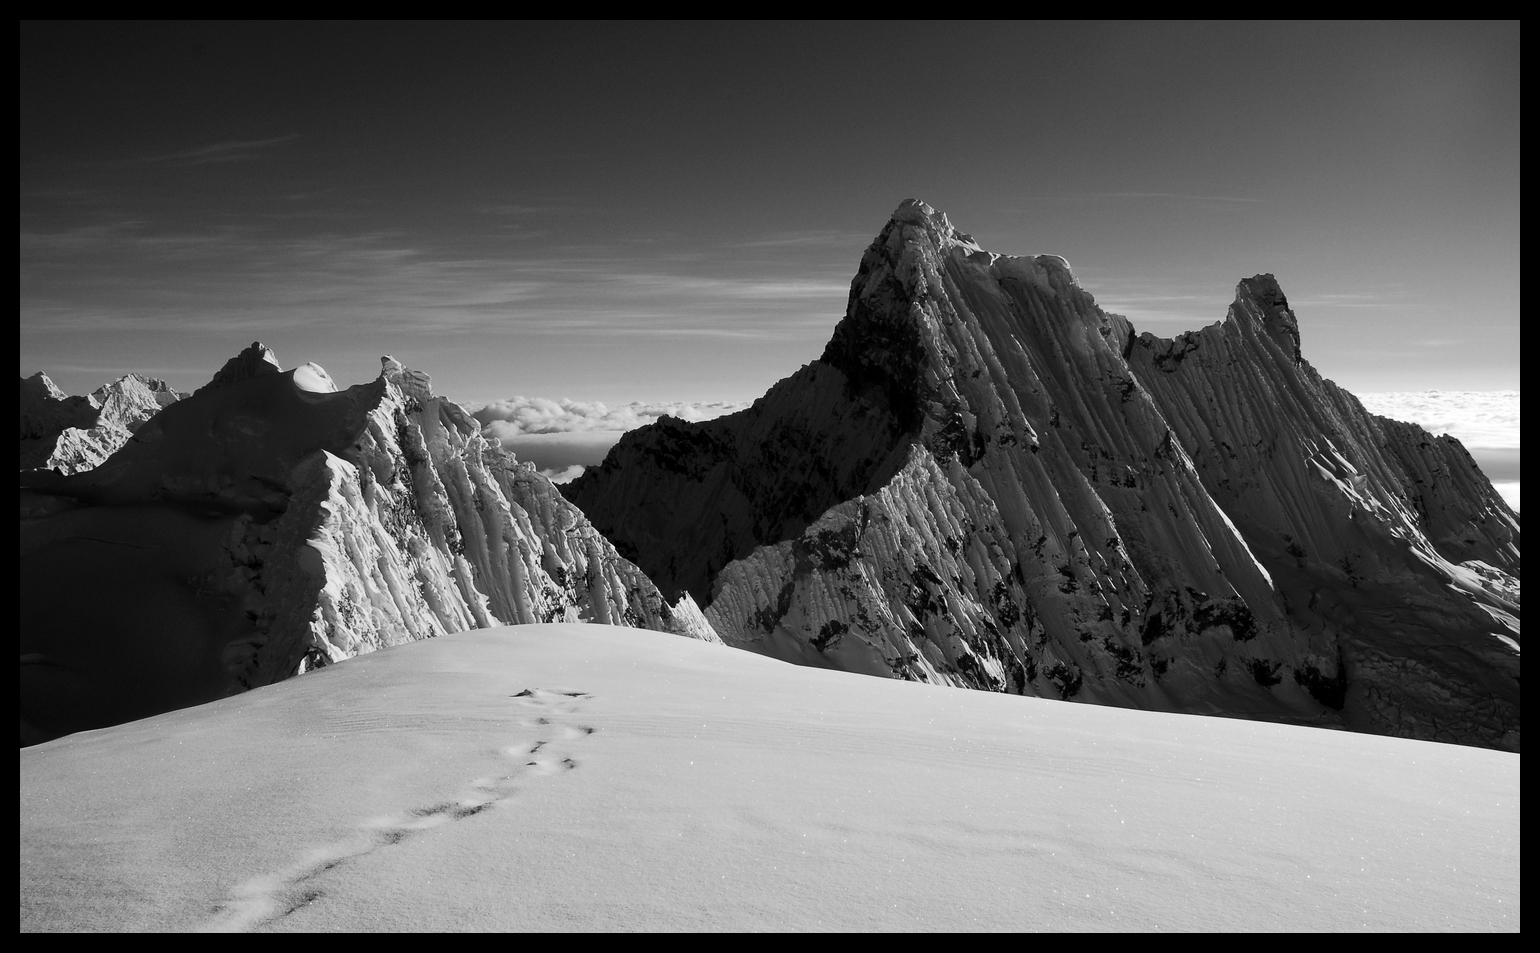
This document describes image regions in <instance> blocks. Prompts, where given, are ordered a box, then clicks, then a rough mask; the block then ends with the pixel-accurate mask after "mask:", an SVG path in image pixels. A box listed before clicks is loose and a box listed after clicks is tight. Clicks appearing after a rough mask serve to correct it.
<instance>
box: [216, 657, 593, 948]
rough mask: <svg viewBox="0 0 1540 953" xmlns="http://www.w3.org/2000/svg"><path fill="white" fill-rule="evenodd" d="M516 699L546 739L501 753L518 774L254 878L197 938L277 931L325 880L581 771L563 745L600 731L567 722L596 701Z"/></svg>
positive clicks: (541, 696)
mask: <svg viewBox="0 0 1540 953" xmlns="http://www.w3.org/2000/svg"><path fill="white" fill-rule="evenodd" d="M509 697H510V698H512V699H514V701H515V702H516V703H517V704H519V705H520V706H521V707H525V708H527V709H530V717H527V718H525V719H523V720H522V721H521V722H520V725H521V726H522V727H525V728H535V729H539V731H538V732H537V734H538V735H540V736H542V737H539V738H538V739H537V740H535V741H534V742H520V743H518V744H514V745H510V746H509V747H506V748H503V749H501V750H500V751H499V752H498V753H499V754H501V755H503V756H504V757H508V758H513V759H515V760H516V761H517V762H519V763H518V766H517V767H516V768H515V769H514V770H513V771H512V772H511V773H508V774H504V775H499V776H496V777H480V778H476V779H475V780H473V781H471V782H470V785H469V786H468V789H467V790H466V791H464V792H463V793H461V794H460V796H459V797H457V798H455V799H453V800H446V801H439V802H435V803H433V804H430V805H426V806H423V807H415V808H410V809H408V810H405V811H401V812H398V813H396V814H390V815H386V816H383V817H375V818H370V819H367V820H364V821H362V822H360V823H359V824H358V833H356V834H355V835H353V836H351V837H347V838H344V839H342V840H339V841H335V842H333V843H331V844H326V845H323V846H321V847H318V848H316V849H314V850H312V851H310V852H309V853H307V854H305V856H304V857H303V858H302V859H301V860H299V861H298V862H297V863H295V864H293V865H291V866H290V867H289V868H287V869H286V870H283V871H280V872H277V873H272V874H262V875H259V876H256V877H252V878H251V879H249V880H247V881H245V882H244V883H241V884H239V885H237V886H235V887H234V888H232V889H231V890H230V892H229V894H228V895H227V896H226V898H225V899H224V900H223V901H222V902H221V903H220V904H219V905H218V906H216V907H215V909H214V915H213V916H212V917H211V918H210V919H209V920H208V921H207V922H205V923H204V924H202V925H201V926H200V927H198V928H197V930H198V932H200V933H242V932H248V931H251V930H255V929H258V928H261V927H265V926H270V925H272V924H274V923H276V922H278V921H280V920H282V919H284V918H285V917H288V916H290V915H291V914H294V913H296V912H298V911H300V910H303V909H304V908H305V907H307V906H309V905H310V904H312V903H315V902H316V901H317V900H320V899H321V898H322V897H324V896H325V895H326V894H325V890H324V888H323V885H322V883H321V878H322V876H323V875H324V874H326V873H328V872H330V871H333V870H336V869H337V868H339V867H341V866H343V865H345V864H347V863H350V862H352V861H354V860H357V859H358V858H360V857H364V856H366V855H368V854H372V853H374V852H375V851H378V850H382V849H384V848H387V847H390V846H392V845H394V844H399V843H401V842H402V841H403V840H406V839H407V838H408V837H412V836H415V835H417V834H421V833H423V832H425V831H429V830H432V829H433V828H436V827H440V826H442V825H444V824H448V823H452V822H455V821H463V820H465V819H466V818H469V817H474V816H476V815H477V814H480V813H481V812H483V811H486V810H489V809H491V808H494V807H496V806H498V805H499V804H501V803H502V802H504V801H507V800H509V799H511V798H512V797H513V796H514V795H515V794H517V793H518V788H517V787H516V784H517V782H518V781H520V780H521V779H524V778H525V777H544V776H547V775H552V774H561V773H563V772H565V771H571V770H572V769H574V768H576V767H577V766H578V762H577V761H576V760H574V759H573V758H571V757H564V756H563V752H562V751H560V750H559V749H558V748H557V747H556V745H557V744H558V743H559V742H562V741H574V740H577V739H579V738H584V737H587V736H588V735H591V734H593V733H594V732H596V731H598V729H597V728H593V727H590V726H588V725H580V724H571V723H567V720H568V719H567V717H566V716H571V715H573V714H575V713H576V712H577V710H578V708H579V707H580V706H581V703H582V701H583V700H586V699H589V698H591V697H592V696H591V695H590V694H588V693H587V692H579V691H562V690H552V689H542V688H526V689H524V690H523V691H521V692H518V693H517V694H514V695H510V696H509Z"/></svg>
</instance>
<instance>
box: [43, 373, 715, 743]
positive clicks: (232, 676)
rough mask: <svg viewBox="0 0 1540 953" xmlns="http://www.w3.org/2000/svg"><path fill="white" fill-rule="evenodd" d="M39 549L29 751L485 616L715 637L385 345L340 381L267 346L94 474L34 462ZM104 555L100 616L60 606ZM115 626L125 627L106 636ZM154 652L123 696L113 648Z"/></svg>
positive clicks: (169, 411) (145, 655) (486, 620)
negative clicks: (105, 605)
mask: <svg viewBox="0 0 1540 953" xmlns="http://www.w3.org/2000/svg"><path fill="white" fill-rule="evenodd" d="M29 484H30V486H29ZM22 563H23V566H22V570H23V586H22V593H23V607H22V645H23V647H22V655H23V666H22V719H23V724H22V736H23V742H24V743H26V742H28V741H36V740H41V739H42V738H45V737H49V736H52V735H55V734H59V733H62V732H65V731H70V730H76V729H78V728H80V727H90V726H94V725H93V724H91V723H93V722H94V724H108V723H112V721H113V720H118V721H121V720H124V718H125V717H140V716H142V715H144V714H151V713H153V712H154V711H157V710H165V709H166V708H171V707H178V706H180V705H184V704H192V703H196V702H197V701H204V700H208V699H210V698H216V697H220V696H221V695H224V694H228V693H230V692H233V691H239V690H243V689H247V688H252V687H255V686H258V685H263V684H268V683H271V682H275V681H278V680H280V679H284V678H287V677H290V676H292V675H294V674H297V673H299V672H303V671H306V670H307V669H310V668H315V667H318V666H322V665H325V664H328V663H331V662H336V661H340V660H342V659H346V658H348V657H351V656H353V655H357V654H359V653H361V652H368V651H373V650H374V649H377V648H380V647H383V646H387V645H392V644H396V643H400V642H405V641H410V640H415V639H422V638H430V637H433V636H436V635H442V634H446V633H449V632H455V631H460V630H464V629H470V628H477V627H484V626H490V625H497V624H516V623H530V622H551V621H564V620H565V621H594V622H603V623H614V624H619V625H630V626H637V627H645V628H652V629H658V630H661V631H671V632H676V633H678V634H682V635H689V636H692V637H695V638H702V639H707V640H716V636H715V634H714V632H713V631H712V630H711V627H710V625H709V624H708V623H707V622H706V621H705V619H704V617H703V616H702V615H701V613H700V611H699V610H698V609H696V608H695V606H694V603H693V602H691V601H690V600H689V599H688V598H686V599H682V600H678V601H677V602H676V603H674V604H671V603H670V601H667V600H665V599H664V598H663V597H662V596H661V594H660V593H659V592H658V590H657V588H656V587H655V586H653V585H652V583H651V582H650V581H649V580H648V579H647V578H646V576H645V575H644V574H643V573H642V572H641V571H640V570H638V569H637V568H636V567H635V566H634V565H632V564H631V563H630V562H628V561H627V560H625V559H623V558H621V557H620V556H619V555H618V554H617V553H616V552H615V549H614V547H613V546H611V545H610V544H609V542H608V541H606V540H605V539H604V538H603V537H602V536H601V535H600V534H599V533H598V532H597V531H596V530H594V528H593V527H592V525H590V524H589V522H588V521H587V520H586V519H585V518H584V517H583V515H582V513H581V512H580V511H579V510H578V509H577V508H576V507H575V506H573V505H572V504H570V503H568V502H567V501H566V500H565V499H563V498H562V496H561V495H560V494H559V493H558V492H557V491H556V490H555V488H554V487H553V486H552V484H551V483H550V482H549V481H548V480H547V479H545V478H544V477H542V476H541V475H540V474H539V473H537V472H535V471H534V469H533V468H532V467H529V466H526V465H523V464H520V463H519V462H518V461H517V460H516V459H515V458H514V457H513V456H512V455H511V454H508V453H506V452H504V451H503V450H502V449H501V448H500V447H499V446H497V445H496V443H495V442H489V441H487V440H486V439H484V438H483V437H482V436H481V432H480V428H479V426H478V425H477V424H476V422H475V421H474V420H473V419H471V418H470V416H469V415H468V414H467V413H466V411H465V410H464V409H463V408H461V407H460V406H459V405H457V404H454V403H453V402H451V401H448V400H446V399H444V398H442V397H437V396H435V395H434V394H433V393H432V388H431V381H430V380H429V378H428V377H427V375H425V374H422V373H420V372H417V371H413V370H411V369H409V368H406V367H404V366H403V365H402V364H400V363H399V362H397V361H395V360H394V359H392V358H388V357H387V358H385V359H384V360H383V370H382V373H381V375H380V377H379V378H378V379H376V380H375V381H373V382H372V383H369V384H361V385H358V386H355V387H351V388H348V389H347V390H345V391H338V390H337V388H336V385H335V384H334V383H332V381H331V379H330V378H329V377H328V376H327V375H326V372H325V371H324V370H322V369H321V368H319V367H318V366H316V365H313V364H311V365H304V366H302V367H300V368H296V369H295V370H292V371H287V372H285V371H282V370H281V369H280V368H279V366H278V363H277V361H276V360H275V359H274V358H273V357H272V354H271V352H270V351H268V350H267V349H266V348H264V347H263V346H262V345H260V344H254V345H252V347H250V348H248V349H247V350H246V351H244V352H242V354H241V355H239V356H238V357H236V358H234V359H232V360H231V361H230V362H228V363H227V364H226V365H225V367H224V368H223V369H221V371H220V372H219V373H218V374H217V375H216V376H215V378H214V379H213V380H212V381H211V382H210V383H209V384H208V385H206V386H205V387H203V388H201V389H199V390H198V391H197V392H196V393H195V394H194V395H193V396H192V397H190V398H188V399H186V400H183V401H180V402H177V403H175V404H172V405H170V406H168V407H166V408H165V409H164V410H163V411H162V412H161V413H160V414H158V415H156V416H155V417H153V418H152V419H151V420H150V421H149V422H148V423H146V424H145V425H143V426H141V427H140V428H139V430H138V432H137V433H135V434H134V436H133V438H132V439H131V440H129V441H128V442H127V443H126V444H125V445H124V446H123V448H122V449H121V450H119V451H118V452H117V453H116V454H114V455H113V456H112V457H111V458H109V459H108V460H107V461H106V462H105V463H103V464H101V465H100V466H98V467H96V468H95V469H93V470H90V471H86V472H83V473H79V474H76V475H72V476H60V475H59V474H57V473H50V472H49V471H33V472H32V473H31V474H30V475H29V474H24V475H23V490H22ZM93 571H94V572H96V573H100V574H102V575H104V576H106V577H108V580H107V581H104V582H103V583H101V585H105V586H107V587H108V588H109V590H110V594H111V596H112V599H111V600H109V601H116V602H118V603H119V604H114V605H111V606H110V608H109V609H106V610H103V611H104V613H105V615H104V614H103V613H96V614H93V612H95V610H94V608H93V606H94V605H95V604H94V603H86V604H84V605H81V606H69V605H65V604H64V603H66V602H67V600H68V597H67V595H65V594H64V592H62V591H61V590H64V589H68V588H70V586H72V585H73V586H79V585H80V584H81V583H82V578H81V577H82V576H85V577H87V580H88V579H89V575H90V574H91V573H92V572H93ZM66 576H67V577H71V578H72V579H73V582H71V581H70V580H68V579H63V580H61V577H66ZM112 580H117V581H118V582H116V583H115V582H113V581H112ZM84 584H85V585H86V586H90V585H91V583H90V582H89V581H85V583H84ZM122 602H127V603H129V604H121V603H122ZM168 608H169V611H168ZM160 611H165V612H166V614H167V617H168V619H169V620H170V621H169V622H166V623H165V624H164V625H160V623H157V622H155V621H153V620H154V617H155V615H156V613H157V612H160ZM99 616H101V617H100V618H99ZM109 619H110V620H115V621H113V622H112V623H111V624H112V625H115V626H116V627H117V628H118V629H119V630H120V631H119V632H118V633H117V634H116V635H113V634H104V633H101V632H98V631H97V629H98V628H100V627H101V624H102V623H103V622H104V621H106V620H109ZM179 620H180V621H179ZM157 626H160V628H161V629H162V630H163V631H150V630H153V629H155V628H156V627H157ZM178 626H180V628H178ZM141 637H142V638H141ZM135 639H140V640H141V641H142V645H141V644H138V643H135V641H134V640H135ZM129 643H133V644H129ZM141 649H142V651H138V656H139V657H138V658H136V659H135V660H133V661H130V662H129V663H127V664H128V665H130V666H133V665H139V666H140V667H141V668H143V669H145V671H144V672H143V673H138V672H137V670H136V675H135V677H139V678H141V679H142V680H143V681H145V682H148V683H149V684H148V686H147V687H146V688H144V690H143V691H141V690H137V689H131V688H125V687H124V686H123V685H122V684H121V681H122V679H121V678H120V677H119V676H120V675H121V673H120V672H118V671H115V670H114V664H113V663H112V662H110V661H108V660H107V659H106V658H105V656H107V655H109V654H116V653H123V654H134V653H135V652H136V651H137V650H141ZM145 659H150V661H146V660H145ZM156 659H159V661H155V660H156ZM83 696H89V697H83ZM29 733H30V737H29Z"/></svg>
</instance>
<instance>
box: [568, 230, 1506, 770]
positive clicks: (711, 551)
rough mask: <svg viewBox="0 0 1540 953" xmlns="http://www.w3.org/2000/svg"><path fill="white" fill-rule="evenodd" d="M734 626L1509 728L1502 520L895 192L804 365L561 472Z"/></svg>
mask: <svg viewBox="0 0 1540 953" xmlns="http://www.w3.org/2000/svg"><path fill="white" fill-rule="evenodd" d="M563 491H564V492H565V493H566V494H567V495H568V497H569V498H570V499H572V500H573V501H574V502H576V503H577V504H578V505H579V506H581V507H582V508H583V510H584V512H585V513H587V514H588V516H589V518H590V519H592V520H593V522H594V524H595V525H596V526H597V527H598V528H599V529H600V530H601V531H602V532H603V533H604V534H605V535H606V536H607V537H608V538H610V539H611V540H613V541H614V542H615V543H616V545H617V547H619V548H620V549H621V551H622V552H624V553H626V554H627V555H628V557H629V558H631V559H633V560H634V561H635V562H636V563H637V564H638V565H640V566H641V567H642V568H643V569H644V570H645V571H646V572H648V574H649V575H651V576H652V577H653V578H654V579H655V580H656V581H657V582H658V584H659V585H660V586H661V587H662V588H663V590H664V592H665V593H676V592H681V591H688V592H691V593H693V594H694V595H695V597H696V599H697V600H698V601H699V602H700V603H701V604H703V605H706V606H707V610H706V612H707V617H708V618H709V619H710V620H711V621H712V623H713V625H714V626H715V628H716V629H717V631H718V632H719V633H721V634H722V636H723V638H724V639H725V640H726V641H727V642H729V643H730V644H734V645H739V646H742V647H746V648H750V649H753V650H756V651H761V652H765V653H767V654H772V655H776V656H779V657H782V658H786V659H788V660H793V661H799V662H803V663H807V664H816V665H826V666H831V667H836V668H841V669H847V670H852V671H861V672H869V673H872V674H880V675H890V676H894V677H901V678H915V679H923V680H928V681H936V682H942V683H947V684H953V685H962V686H968V687H974V688H984V689H992V690H1000V691H1013V692H1023V693H1029V694H1039V695H1044V694H1047V695H1056V696H1059V697H1064V698H1076V699H1080V700H1086V701H1094V702H1102V703H1110V704H1119V705H1129V706H1136V707H1146V708H1160V709H1169V710H1180V711H1195V712H1214V713H1222V714H1230V715H1238V716H1244V717H1257V718H1266V719H1277V720H1287V721H1298V722H1304V723H1311V724H1321V725H1340V726H1345V727H1349V728H1353V729H1357V730H1365V731H1375V732H1383V733H1391V734H1401V735H1408V736H1412V737H1419V738H1429V739H1437V740H1445V741H1458V742H1462V743H1472V744H1483V745H1490V746H1499V747H1510V748H1516V747H1517V745H1518V678H1517V676H1518V655H1517V641H1516V640H1517V638H1518V621H1517V618H1518V583H1517V577H1518V571H1519V564H1518V518H1517V516H1516V514H1514V513H1513V512H1512V511H1511V510H1510V509H1509V508H1508V507H1507V506H1506V504H1504V503H1503V502H1502V500H1501V499H1500V498H1499V497H1498V496H1497V495H1496V494H1495V492H1493V491H1492V489H1491V486H1490V484H1489V483H1487V481H1486V480H1485V479H1484V477H1482V476H1481V474H1480V473H1479V471H1477V470H1475V469H1474V467H1473V465H1472V464H1471V463H1470V461H1469V457H1468V456H1467V455H1465V454H1464V452H1463V449H1461V448H1460V447H1459V445H1458V443H1457V442H1456V441H1453V440H1452V439H1449V438H1441V439H1435V438H1432V437H1430V436H1429V435H1427V434H1426V433H1425V432H1423V431H1422V430H1421V429H1420V428H1417V427H1415V426H1414V425H1410V424H1401V423H1397V422H1394V421H1388V420H1385V419H1383V418H1377V417H1374V416H1373V415H1370V414H1368V413H1367V412H1365V411H1364V410H1363V408H1362V407H1361V406H1360V405H1359V404H1358V403H1357V401H1356V400H1355V399H1353V398H1352V397H1351V395H1348V394H1346V393H1345V392H1343V391H1341V390H1340V389H1339V388H1336V387H1335V385H1332V384H1331V383H1330V382H1329V381H1324V380H1322V379H1321V378H1320V377H1319V375H1318V374H1316V372H1315V371H1314V370H1313V369H1312V368H1311V367H1310V366H1309V364H1308V363H1307V362H1305V361H1304V359H1303V358H1302V357H1301V354H1300V342H1299V333H1298V325H1297V323H1296V321H1295V319H1294V316H1293V313H1292V312H1291V311H1290V310H1289V308H1288V305H1287V301H1286V300H1285V299H1284V297H1283V294H1282V292H1281V291H1280V290H1279V289H1278V287H1277V284H1276V282H1275V281H1273V279H1272V278H1271V277H1270V276H1258V277H1256V278H1253V279H1249V280H1247V281H1244V282H1242V283H1241V284H1240V286H1239V287H1238V288H1237V297H1236V303H1235V305H1234V306H1233V307H1232V308H1231V310H1230V314H1229V316H1228V317H1227V318H1226V320H1225V321H1224V322H1222V323H1221V324H1218V325H1215V326H1213V327H1210V328H1207V329H1204V330H1203V331H1199V332H1194V333H1193V334H1188V335H1183V336H1181V337H1179V338H1177V339H1175V340H1174V341H1163V340H1161V339H1159V338H1155V337H1153V336H1151V335H1148V334H1146V335H1142V336H1141V335H1136V334H1135V333H1134V330H1133V328H1132V327H1131V326H1130V325H1129V323H1128V321H1127V320H1126V319H1124V318H1122V317H1120V316H1118V315H1112V314H1108V313H1106V312H1103V311H1102V310H1101V309H1100V308H1098V307H1097V306H1096V304H1095V302H1094V300H1093V299H1092V297H1091V296H1090V295H1089V294H1088V293H1087V292H1085V291H1084V290H1083V289H1081V288H1080V287H1079V285H1078V284H1077V283H1076V281H1075V279H1074V276H1073V275H1072V273H1071V272H1070V270H1069V267H1068V265H1067V264H1066V263H1065V262H1064V261H1063V260H1062V259H1060V258H1056V257H1054V256H1040V257H1036V258H1009V257H1002V256H999V255H995V254H992V253H989V252H986V251H985V250H983V249H982V248H980V247H979V246H978V245H977V243H975V242H974V241H973V240H972V239H971V238H970V237H968V236H966V235H963V234H961V233H959V232H957V231H956V230H955V229H953V228H952V226H951V225H950V223H948V222H947V221H946V218H945V217H944V216H942V215H940V214H938V213H936V212H935V211H934V210H933V209H931V208H929V207H928V206H925V205H923V204H922V203H917V202H907V203H905V204H904V205H903V206H901V207H900V208H899V210H898V211H897V212H896V213H895V215H894V217H893V219H892V221H891V222H890V223H889V224H888V226H887V227H886V228H885V229H884V230H883V231H882V233H881V234H880V235H879V236H878V238H877V240H876V241H875V242H874V243H873V244H872V246H871V247H870V248H869V249H868V251H867V252H866V254H865V256H864V257H863V260H862V262H861V266H860V270H859V272H858V273H857V275H856V278H855V280H854V281H853V283H852V286H851V295H850V304H849V308H848V310H847V314H846V317H845V319H844V320H843V321H842V322H841V323H840V324H839V326H838V327H837V328H836V330H835V332H834V335H833V337H832V339H831V340H830V342H829V345H828V347H827V348H826V349H825V351H824V353H823V355H822V357H821V358H820V360H818V361H816V362H814V363H812V364H809V365H807V366H806V367H804V368H803V369H802V370H801V371H799V372H798V373H796V374H795V375H793V376H792V377H790V378H788V379H787V380H785V381H782V382H781V383H780V384H778V385H776V386H775V387H774V388H772V389H771V390H770V392H768V393H767V394H766V395H765V396H764V397H763V398H761V399H760V400H759V401H758V402H756V403H755V404H754V406H753V407H752V408H750V409H749V410H746V411H744V412H742V413H740V414H736V415H733V416H730V417H723V418H718V419H717V420H714V421H709V422H706V423H701V424H687V423H684V422H682V421H675V420H668V421H660V422H659V423H658V424H656V425H654V426H652V427H649V428H643V429H641V430H638V431H635V432H633V433H631V434H628V435H627V436H626V437H625V438H624V439H622V440H621V441H620V443H619V444H617V445H616V447H615V448H614V450H613V451H612V452H611V454H610V456H609V457H608V458H607V459H606V460H605V462H604V464H603V465H602V466H601V467H599V468H595V469H591V470H590V471H589V472H588V473H585V474H584V476H583V477H582V478H580V479H579V480H577V481H575V482H574V483H572V484H569V485H568V486H567V487H564V488H563Z"/></svg>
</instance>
